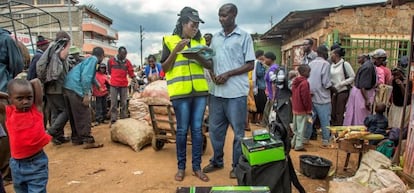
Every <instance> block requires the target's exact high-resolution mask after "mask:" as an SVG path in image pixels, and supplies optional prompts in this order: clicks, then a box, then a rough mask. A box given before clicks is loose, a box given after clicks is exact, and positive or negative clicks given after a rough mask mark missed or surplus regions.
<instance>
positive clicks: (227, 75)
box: [216, 72, 230, 84]
mask: <svg viewBox="0 0 414 193" xmlns="http://www.w3.org/2000/svg"><path fill="white" fill-rule="evenodd" d="M229 78H230V73H229V72H226V73H223V74H220V75H218V76H216V84H224V83H226V82H227V80H228V79H229Z"/></svg>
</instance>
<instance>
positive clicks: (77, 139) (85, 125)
mask: <svg viewBox="0 0 414 193" xmlns="http://www.w3.org/2000/svg"><path fill="white" fill-rule="evenodd" d="M104 56H105V55H104V50H103V49H102V48H101V47H95V48H94V49H93V50H92V56H91V57H89V58H86V59H85V60H83V61H82V62H81V63H79V64H78V65H76V66H75V67H73V69H72V70H71V71H69V73H68V75H67V76H66V79H65V83H64V85H63V87H64V88H65V90H64V93H65V95H66V98H65V101H66V103H67V108H68V112H69V113H68V116H69V121H70V124H71V128H72V136H71V139H72V143H73V144H74V145H82V144H83V143H87V144H95V139H94V138H93V136H92V135H91V114H90V111H89V103H90V97H91V89H92V84H93V83H94V82H95V74H96V69H97V67H98V64H99V63H101V62H102V60H103V58H104ZM86 147H92V146H91V145H89V146H86ZM94 147H95V146H94ZM96 147H101V146H100V145H99V146H96Z"/></svg>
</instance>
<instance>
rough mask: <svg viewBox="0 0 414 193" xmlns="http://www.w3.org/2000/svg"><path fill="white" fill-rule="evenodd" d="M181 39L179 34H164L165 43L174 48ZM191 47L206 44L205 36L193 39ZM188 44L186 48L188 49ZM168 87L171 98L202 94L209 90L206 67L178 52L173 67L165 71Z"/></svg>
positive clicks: (169, 47) (170, 48)
mask: <svg viewBox="0 0 414 193" xmlns="http://www.w3.org/2000/svg"><path fill="white" fill-rule="evenodd" d="M180 41H181V37H180V36H178V35H171V36H164V44H165V45H166V46H167V48H168V49H169V50H170V52H172V50H173V49H174V48H175V46H177V44H178V43H179V42H180ZM190 44H191V47H195V46H200V45H206V41H205V39H204V38H201V39H200V41H197V40H194V39H191V42H190ZM187 48H188V47H187V46H186V47H185V48H184V49H187ZM165 78H166V80H167V89H168V95H169V96H170V99H175V98H183V97H186V96H192V95H200V94H202V93H205V94H206V95H207V92H208V84H207V80H206V79H205V77H204V69H203V66H201V64H199V63H198V62H197V61H195V60H190V59H188V58H186V57H184V56H183V55H182V54H177V58H176V59H175V62H174V65H173V67H172V68H171V69H170V70H168V71H167V72H165Z"/></svg>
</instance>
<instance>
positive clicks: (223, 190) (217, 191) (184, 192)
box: [176, 186, 270, 193]
mask: <svg viewBox="0 0 414 193" xmlns="http://www.w3.org/2000/svg"><path fill="white" fill-rule="evenodd" d="M234 192H237V193H270V189H269V187H266V186H215V187H178V188H177V191H176V193H234Z"/></svg>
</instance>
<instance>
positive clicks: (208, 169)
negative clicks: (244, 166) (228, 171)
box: [203, 163, 223, 173]
mask: <svg viewBox="0 0 414 193" xmlns="http://www.w3.org/2000/svg"><path fill="white" fill-rule="evenodd" d="M220 169H223V166H216V165H214V164H212V163H209V164H208V165H207V166H206V167H204V168H203V172H204V173H210V172H214V171H217V170H220Z"/></svg>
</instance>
